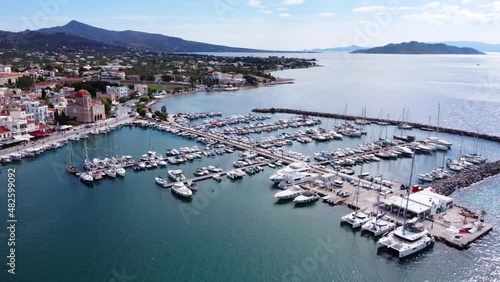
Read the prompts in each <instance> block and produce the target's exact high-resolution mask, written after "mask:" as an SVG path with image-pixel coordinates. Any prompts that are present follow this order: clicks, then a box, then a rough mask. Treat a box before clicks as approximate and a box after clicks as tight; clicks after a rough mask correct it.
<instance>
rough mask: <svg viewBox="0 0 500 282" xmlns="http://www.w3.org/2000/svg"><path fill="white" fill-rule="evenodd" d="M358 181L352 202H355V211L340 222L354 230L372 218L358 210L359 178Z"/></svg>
mask: <svg viewBox="0 0 500 282" xmlns="http://www.w3.org/2000/svg"><path fill="white" fill-rule="evenodd" d="M362 173H363V166H361V172H360V174H362ZM358 179H359V183H358V185H356V195H355V197H354V199H353V200H355V201H356V204H355V208H356V210H355V211H354V212H351V213H348V214H346V215H344V216H343V217H342V218H341V219H340V221H341V222H345V223H348V224H350V225H351V227H352V228H353V229H354V228H359V227H361V225H363V224H365V223H366V222H367V221H369V220H370V219H371V218H372V216H371V215H370V214H369V213H365V212H363V211H359V210H358V200H359V187H361V178H358Z"/></svg>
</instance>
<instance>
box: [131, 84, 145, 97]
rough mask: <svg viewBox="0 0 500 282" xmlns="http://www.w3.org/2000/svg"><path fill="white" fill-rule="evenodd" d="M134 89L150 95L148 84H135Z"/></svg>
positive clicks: (141, 93) (140, 93)
mask: <svg viewBox="0 0 500 282" xmlns="http://www.w3.org/2000/svg"><path fill="white" fill-rule="evenodd" d="M134 91H136V92H137V93H139V95H141V96H146V95H148V86H147V85H143V84H134Z"/></svg>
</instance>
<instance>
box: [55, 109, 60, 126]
mask: <svg viewBox="0 0 500 282" xmlns="http://www.w3.org/2000/svg"><path fill="white" fill-rule="evenodd" d="M54 120H55V121H56V122H57V123H58V122H59V109H56V111H55V112H54Z"/></svg>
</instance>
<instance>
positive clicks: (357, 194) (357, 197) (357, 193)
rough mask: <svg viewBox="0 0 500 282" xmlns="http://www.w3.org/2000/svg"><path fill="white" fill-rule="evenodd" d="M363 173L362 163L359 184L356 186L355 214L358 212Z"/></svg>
mask: <svg viewBox="0 0 500 282" xmlns="http://www.w3.org/2000/svg"><path fill="white" fill-rule="evenodd" d="M361 174H363V165H361V170H360V171H359V175H358V180H359V181H358V186H357V187H356V212H355V213H354V214H357V213H358V200H359V186H361Z"/></svg>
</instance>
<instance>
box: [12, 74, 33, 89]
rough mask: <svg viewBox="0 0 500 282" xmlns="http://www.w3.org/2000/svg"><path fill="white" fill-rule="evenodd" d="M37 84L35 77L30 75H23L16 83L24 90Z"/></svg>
mask: <svg viewBox="0 0 500 282" xmlns="http://www.w3.org/2000/svg"><path fill="white" fill-rule="evenodd" d="M34 84H35V82H34V81H33V79H32V78H31V77H29V76H22V77H20V78H18V79H17V82H16V85H17V87H19V88H21V89H23V90H29V89H31V87H32V86H33V85H34Z"/></svg>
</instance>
